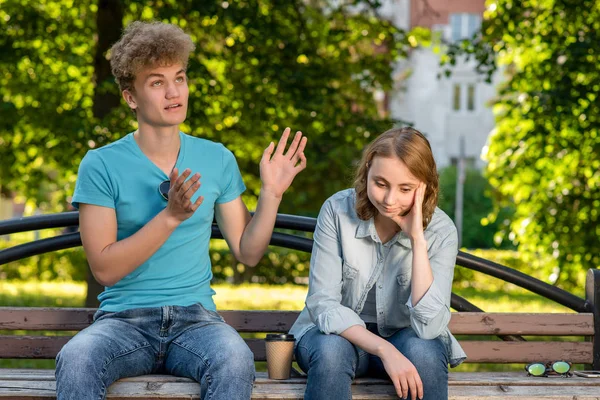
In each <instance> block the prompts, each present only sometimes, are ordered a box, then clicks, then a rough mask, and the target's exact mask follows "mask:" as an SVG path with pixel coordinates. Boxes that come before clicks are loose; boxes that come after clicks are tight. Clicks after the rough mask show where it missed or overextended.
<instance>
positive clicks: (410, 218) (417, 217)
mask: <svg viewBox="0 0 600 400" xmlns="http://www.w3.org/2000/svg"><path fill="white" fill-rule="evenodd" d="M425 189H427V185H426V184H425V183H423V182H420V183H419V185H418V186H417V189H416V190H415V193H414V199H413V205H412V207H411V209H410V211H409V212H408V214H405V215H397V216H395V217H393V218H392V219H393V220H394V222H396V223H397V224H398V226H400V228H401V229H402V230H403V231H404V233H406V234H407V235H408V236H409V237H410V238H411V239H415V238H416V237H418V235H423V200H424V199H425Z"/></svg>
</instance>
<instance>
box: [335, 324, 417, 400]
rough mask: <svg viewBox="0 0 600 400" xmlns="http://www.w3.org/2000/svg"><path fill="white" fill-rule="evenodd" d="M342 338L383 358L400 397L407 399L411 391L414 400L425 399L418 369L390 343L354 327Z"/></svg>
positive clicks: (365, 330) (347, 330) (364, 329)
mask: <svg viewBox="0 0 600 400" xmlns="http://www.w3.org/2000/svg"><path fill="white" fill-rule="evenodd" d="M340 336H342V337H343V338H345V339H347V340H348V341H349V342H351V343H352V344H354V345H356V346H358V347H360V348H361V349H363V350H364V351H366V352H367V353H369V354H373V355H375V356H377V357H379V358H381V361H382V362H383V367H384V368H385V371H386V372H387V374H388V376H389V377H390V379H391V380H392V383H393V384H394V388H395V389H396V394H397V395H398V397H401V398H403V399H405V398H407V396H408V390H409V389H410V393H411V397H412V400H416V399H417V398H419V399H421V398H423V382H422V381H421V377H420V376H419V373H418V372H417V369H416V368H415V366H414V365H413V363H412V362H410V360H409V359H408V358H406V357H405V356H404V355H403V354H402V353H400V352H399V351H398V349H396V348H395V347H394V345H392V344H391V343H390V342H388V341H387V340H385V339H382V338H380V337H379V336H377V335H375V334H373V333H371V332H369V331H368V330H367V329H366V328H364V327H362V326H352V327H350V328H348V329H346V330H345V331H344V332H342V333H341V334H340Z"/></svg>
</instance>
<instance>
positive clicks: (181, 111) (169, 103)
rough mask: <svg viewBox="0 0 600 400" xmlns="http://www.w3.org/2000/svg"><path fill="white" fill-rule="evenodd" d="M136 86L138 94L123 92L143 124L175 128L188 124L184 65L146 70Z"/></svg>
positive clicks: (140, 73)
mask: <svg viewBox="0 0 600 400" xmlns="http://www.w3.org/2000/svg"><path fill="white" fill-rule="evenodd" d="M133 86H134V89H135V90H134V91H131V92H130V91H128V90H125V91H123V98H125V101H127V104H129V107H131V108H132V109H134V110H135V111H136V116H137V120H138V123H139V124H140V125H151V126H154V127H171V126H179V124H181V123H182V122H183V121H185V118H186V115H187V104H188V94H189V90H188V84H187V77H186V75H185V70H184V68H183V67H182V65H181V64H174V65H171V66H168V67H155V68H146V69H143V70H142V71H140V72H139V73H138V74H137V76H136V78H135V82H134V83H133Z"/></svg>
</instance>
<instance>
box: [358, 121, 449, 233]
mask: <svg viewBox="0 0 600 400" xmlns="http://www.w3.org/2000/svg"><path fill="white" fill-rule="evenodd" d="M376 156H380V157H397V158H398V159H399V160H400V161H402V162H403V163H404V164H405V165H406V167H407V168H408V170H409V171H410V173H411V174H413V175H414V176H415V178H417V179H418V180H420V181H421V182H424V183H425V184H427V189H426V190H425V198H424V199H423V229H425V228H427V225H428V224H429V222H431V217H432V216H433V212H434V211H435V207H436V206H437V203H438V193H439V181H438V173H437V167H436V165H435V160H434V158H433V153H432V152H431V146H430V145H429V141H428V140H427V139H426V138H425V136H424V135H423V134H422V133H421V132H419V131H417V130H416V129H413V128H409V127H405V128H394V129H390V130H388V131H386V132H384V133H382V134H381V135H380V136H378V137H377V138H376V139H375V140H374V141H373V142H371V143H370V144H369V145H368V146H367V147H366V148H365V150H364V151H363V155H362V159H361V161H360V164H359V165H358V168H357V169H356V173H355V179H354V188H355V190H356V213H357V214H358V217H359V218H360V219H362V220H368V219H370V218H372V217H374V216H376V215H377V213H378V211H377V208H375V206H374V205H373V204H372V203H371V201H370V200H369V197H368V196H367V177H368V174H369V166H370V165H371V161H372V160H373V158H374V157H376Z"/></svg>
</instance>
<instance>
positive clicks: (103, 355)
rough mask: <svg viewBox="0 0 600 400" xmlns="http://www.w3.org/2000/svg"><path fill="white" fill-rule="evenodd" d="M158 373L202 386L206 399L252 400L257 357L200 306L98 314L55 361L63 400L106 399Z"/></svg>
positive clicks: (57, 390) (239, 338)
mask: <svg viewBox="0 0 600 400" xmlns="http://www.w3.org/2000/svg"><path fill="white" fill-rule="evenodd" d="M155 373H165V374H171V375H175V376H182V377H187V378H192V379H194V380H196V381H197V382H199V383H200V398H201V399H205V400H209V399H210V400H221V399H223V400H225V399H227V400H232V399H250V396H251V393H252V386H253V382H254V355H253V354H252V352H251V351H250V349H249V348H248V346H247V345H246V343H245V342H244V340H243V339H242V338H241V337H240V335H238V333H237V332H236V331H235V329H233V328H232V327H230V326H229V325H227V324H226V323H225V321H224V320H223V318H221V316H220V315H219V314H218V313H216V312H214V311H210V310H206V309H205V308H204V307H202V306H201V305H200V304H195V305H192V306H188V307H180V306H164V307H157V308H139V309H132V310H127V311H122V312H116V313H112V312H104V311H98V312H97V313H96V315H95V316H94V323H93V324H92V325H90V326H89V327H88V328H86V329H84V330H82V331H81V332H79V333H78V334H77V335H75V337H73V339H71V340H70V341H69V342H68V343H67V344H66V345H65V346H64V347H63V348H62V350H61V351H60V353H59V354H58V356H57V357H56V394H57V399H58V400H66V399H73V400H75V399H76V400H84V399H93V400H100V399H104V398H105V396H106V390H107V388H108V387H109V386H110V385H111V384H112V383H113V382H114V381H116V380H118V379H120V378H125V377H131V376H139V375H146V374H155Z"/></svg>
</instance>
